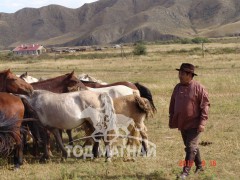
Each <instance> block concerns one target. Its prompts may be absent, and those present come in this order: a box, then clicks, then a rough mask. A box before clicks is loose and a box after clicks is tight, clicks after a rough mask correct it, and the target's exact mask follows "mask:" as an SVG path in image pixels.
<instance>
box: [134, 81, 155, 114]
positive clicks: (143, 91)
mask: <svg viewBox="0 0 240 180" xmlns="http://www.w3.org/2000/svg"><path fill="white" fill-rule="evenodd" d="M134 84H135V86H136V87H137V88H138V90H139V92H140V96H141V97H144V98H146V99H148V100H149V102H150V105H151V107H152V111H153V113H156V112H157V108H156V107H155V105H154V103H153V96H152V93H151V91H150V90H149V89H148V88H147V87H145V86H143V85H141V84H139V83H134Z"/></svg>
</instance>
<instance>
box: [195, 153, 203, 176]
mask: <svg viewBox="0 0 240 180" xmlns="http://www.w3.org/2000/svg"><path fill="white" fill-rule="evenodd" d="M194 162H195V166H196V170H195V174H197V173H199V172H203V171H204V170H203V167H202V160H201V156H200V151H199V149H197V154H196V156H195V160H194Z"/></svg>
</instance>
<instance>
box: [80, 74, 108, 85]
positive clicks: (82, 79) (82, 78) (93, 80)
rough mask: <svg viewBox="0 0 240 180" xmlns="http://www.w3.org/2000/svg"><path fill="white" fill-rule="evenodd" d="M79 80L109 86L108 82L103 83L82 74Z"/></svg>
mask: <svg viewBox="0 0 240 180" xmlns="http://www.w3.org/2000/svg"><path fill="white" fill-rule="evenodd" d="M78 79H79V80H80V81H91V82H98V83H100V84H108V83H106V82H103V81H102V80H99V79H96V78H94V77H92V76H89V75H88V74H85V73H82V74H80V75H79V76H78Z"/></svg>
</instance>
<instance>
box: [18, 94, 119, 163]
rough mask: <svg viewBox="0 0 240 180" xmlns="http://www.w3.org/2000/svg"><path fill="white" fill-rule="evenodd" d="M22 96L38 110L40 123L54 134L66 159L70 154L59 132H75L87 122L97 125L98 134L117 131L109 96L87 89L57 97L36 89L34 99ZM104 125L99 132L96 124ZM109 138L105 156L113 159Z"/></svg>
mask: <svg viewBox="0 0 240 180" xmlns="http://www.w3.org/2000/svg"><path fill="white" fill-rule="evenodd" d="M21 97H24V98H26V100H27V101H28V103H29V104H30V105H31V107H32V108H33V109H34V110H35V111H36V113H37V115H38V118H39V120H40V122H41V124H43V125H44V126H45V127H47V128H48V129H49V130H50V131H51V132H52V133H53V134H54V136H55V139H56V141H57V143H58V144H59V146H60V148H61V150H62V152H63V157H65V158H66V157H67V152H66V150H65V148H64V146H63V144H62V140H61V137H60V135H59V130H58V129H73V128H76V127H78V126H80V125H81V124H82V123H83V122H84V121H86V120H87V121H88V122H89V123H90V124H92V125H94V128H95V129H96V132H99V133H102V134H107V133H108V132H110V131H114V130H115V129H114V128H115V125H116V117H115V115H114V113H115V111H114V107H113V101H112V99H111V97H110V96H109V95H108V94H107V93H96V92H92V91H89V90H85V91H76V92H71V93H63V94H57V93H52V92H49V91H44V90H35V91H34V93H33V95H32V96H31V97H28V96H21ZM96 112H98V113H96ZM99 114H102V115H101V116H100V115H99ZM103 122H104V123H105V125H106V127H105V128H104V129H100V128H99V126H98V125H97V124H99V123H100V124H101V123H103ZM108 139H109V138H108V137H106V138H104V141H105V144H106V148H107V149H108V150H109V151H108V153H107V154H106V156H107V157H106V158H107V159H108V158H110V157H111V153H110V146H109V142H108V141H107V140H108ZM45 153H47V152H45ZM45 157H46V158H49V155H48V154H45Z"/></svg>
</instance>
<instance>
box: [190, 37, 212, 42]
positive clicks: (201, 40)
mask: <svg viewBox="0 0 240 180" xmlns="http://www.w3.org/2000/svg"><path fill="white" fill-rule="evenodd" d="M192 42H193V43H195V44H200V43H208V42H210V41H209V40H208V39H207V38H203V37H196V38H194V39H192Z"/></svg>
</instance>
